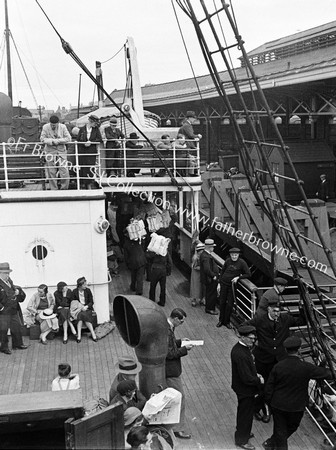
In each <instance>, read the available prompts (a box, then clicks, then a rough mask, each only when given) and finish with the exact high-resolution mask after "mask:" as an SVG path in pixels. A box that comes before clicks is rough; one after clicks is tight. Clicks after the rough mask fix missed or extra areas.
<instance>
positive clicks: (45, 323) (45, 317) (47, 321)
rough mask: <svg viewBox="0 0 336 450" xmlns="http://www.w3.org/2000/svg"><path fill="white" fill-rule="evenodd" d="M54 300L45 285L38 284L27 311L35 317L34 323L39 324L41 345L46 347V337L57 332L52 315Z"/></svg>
mask: <svg viewBox="0 0 336 450" xmlns="http://www.w3.org/2000/svg"><path fill="white" fill-rule="evenodd" d="M54 308H55V299H54V296H53V295H52V294H50V292H48V286H47V285H46V284H40V285H39V287H38V288H37V292H35V294H34V295H33V296H32V298H31V299H30V300H29V303H28V306H27V310H28V311H29V312H30V313H31V314H32V315H33V316H34V317H35V320H36V322H38V323H39V324H40V328H41V334H40V342H41V344H44V345H47V340H46V339H47V336H48V334H49V333H50V332H51V331H54V332H55V333H56V332H57V331H58V320H57V317H56V314H54Z"/></svg>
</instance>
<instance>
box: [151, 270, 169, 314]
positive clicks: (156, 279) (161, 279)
mask: <svg viewBox="0 0 336 450" xmlns="http://www.w3.org/2000/svg"><path fill="white" fill-rule="evenodd" d="M166 278H167V271H166V268H162V269H160V268H157V267H155V268H154V267H152V270H151V274H150V288H149V298H150V299H151V300H153V302H155V290H156V285H157V284H158V283H160V303H161V304H162V305H164V304H165V303H166Z"/></svg>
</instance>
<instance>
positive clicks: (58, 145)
mask: <svg viewBox="0 0 336 450" xmlns="http://www.w3.org/2000/svg"><path fill="white" fill-rule="evenodd" d="M40 141H41V142H43V143H44V144H45V148H44V149H45V160H46V163H45V164H46V172H47V178H48V180H49V186H50V189H51V190H57V189H58V179H57V172H58V173H59V176H60V179H59V183H60V189H68V188H69V182H70V177H69V169H68V164H67V149H66V144H67V143H68V142H71V136H70V133H69V131H68V129H67V127H66V126H65V125H63V124H62V123H59V118H58V117H57V116H50V119H49V123H46V124H45V125H43V128H42V133H41V137H40Z"/></svg>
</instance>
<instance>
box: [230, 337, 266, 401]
mask: <svg viewBox="0 0 336 450" xmlns="http://www.w3.org/2000/svg"><path fill="white" fill-rule="evenodd" d="M231 371H232V384H231V386H232V389H233V390H234V391H235V393H236V394H237V396H239V397H254V396H255V395H256V394H257V393H258V390H259V387H260V385H261V383H260V379H259V377H258V375H257V369H256V367H255V364H254V361H253V356H252V353H251V350H250V349H249V348H248V347H247V346H246V345H243V344H241V343H240V342H237V344H236V345H235V346H234V347H233V348H232V350H231Z"/></svg>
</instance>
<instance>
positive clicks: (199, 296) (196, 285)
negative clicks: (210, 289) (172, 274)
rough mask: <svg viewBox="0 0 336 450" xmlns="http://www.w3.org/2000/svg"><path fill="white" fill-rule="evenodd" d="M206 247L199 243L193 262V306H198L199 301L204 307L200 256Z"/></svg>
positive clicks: (191, 294) (191, 296) (191, 289)
mask: <svg viewBox="0 0 336 450" xmlns="http://www.w3.org/2000/svg"><path fill="white" fill-rule="evenodd" d="M204 248H205V245H204V244H203V243H202V242H199V243H198V244H197V245H196V251H195V254H194V255H193V257H192V260H191V278H190V298H191V306H196V305H197V301H198V300H199V303H200V305H204V301H203V297H204V292H203V284H202V283H201V266H200V255H201V253H202V251H203V250H204Z"/></svg>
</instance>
